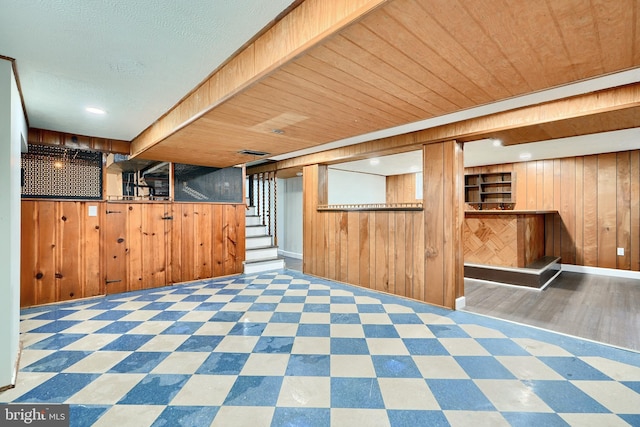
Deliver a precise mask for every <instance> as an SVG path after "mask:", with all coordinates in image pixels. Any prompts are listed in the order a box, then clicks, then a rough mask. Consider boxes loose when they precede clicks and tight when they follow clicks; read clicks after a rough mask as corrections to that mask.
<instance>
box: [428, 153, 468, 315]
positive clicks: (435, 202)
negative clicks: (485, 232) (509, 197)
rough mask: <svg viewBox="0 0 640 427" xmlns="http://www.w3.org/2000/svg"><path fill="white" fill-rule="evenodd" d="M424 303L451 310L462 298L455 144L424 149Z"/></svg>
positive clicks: (460, 178)
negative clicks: (458, 299) (457, 299)
mask: <svg viewBox="0 0 640 427" xmlns="http://www.w3.org/2000/svg"><path fill="white" fill-rule="evenodd" d="M423 153H424V163H423V179H424V236H425V251H424V265H425V268H424V284H425V301H426V302H429V303H432V304H437V305H442V306H445V307H449V308H455V300H456V298H457V297H459V296H462V295H464V259H463V250H462V224H463V221H464V201H463V199H462V197H463V194H464V188H463V182H464V167H463V163H462V160H463V153H462V145H461V144H460V143H458V142H456V141H446V142H440V143H435V144H428V145H426V146H425V147H424V151H423Z"/></svg>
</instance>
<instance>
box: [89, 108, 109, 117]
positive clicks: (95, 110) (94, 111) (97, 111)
mask: <svg viewBox="0 0 640 427" xmlns="http://www.w3.org/2000/svg"><path fill="white" fill-rule="evenodd" d="M85 110H86V111H87V112H89V113H91V114H100V115H102V114H107V112H106V111H104V110H103V109H101V108H96V107H87V108H85Z"/></svg>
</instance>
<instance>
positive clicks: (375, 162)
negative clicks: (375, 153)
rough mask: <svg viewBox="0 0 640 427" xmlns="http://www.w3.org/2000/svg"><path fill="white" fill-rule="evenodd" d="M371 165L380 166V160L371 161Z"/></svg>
mask: <svg viewBox="0 0 640 427" xmlns="http://www.w3.org/2000/svg"><path fill="white" fill-rule="evenodd" d="M369 164H370V165H371V166H376V165H379V164H380V159H371V160H369Z"/></svg>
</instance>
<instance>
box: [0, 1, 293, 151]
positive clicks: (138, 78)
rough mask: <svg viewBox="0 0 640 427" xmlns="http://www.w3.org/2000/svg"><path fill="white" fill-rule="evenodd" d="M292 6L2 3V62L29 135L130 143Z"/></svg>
mask: <svg viewBox="0 0 640 427" xmlns="http://www.w3.org/2000/svg"><path fill="white" fill-rule="evenodd" d="M292 3H293V0H188V1H186V0H109V1H106V0H0V55H3V56H7V57H10V58H14V59H15V60H16V65H17V69H18V76H19V78H20V84H21V87H22V91H23V96H24V101H25V105H26V109H27V115H28V118H29V125H30V126H31V127H37V128H44V129H51V130H58V131H62V132H68V133H76V134H80V135H90V136H99V137H105V138H114V139H124V140H131V139H133V138H134V137H135V136H136V135H138V134H139V133H140V132H142V131H143V130H144V129H145V128H147V127H148V126H149V125H151V124H152V123H153V122H154V121H155V120H157V119H158V118H159V117H160V116H161V115H163V114H164V113H165V112H166V111H167V110H169V109H170V108H171V107H172V106H173V105H175V104H176V103H177V102H178V101H179V100H180V99H181V98H182V97H183V96H185V95H186V94H187V93H188V92H190V91H191V90H192V89H193V88H194V87H195V86H197V85H198V84H199V83H200V82H201V81H202V80H204V79H205V78H206V77H207V76H208V75H209V74H210V73H211V72H212V71H213V70H214V69H216V68H217V67H218V66H219V65H220V64H221V63H223V62H224V61H225V60H227V58H229V56H231V55H232V54H233V53H234V52H235V51H236V50H237V49H239V48H240V47H241V46H242V45H244V44H245V43H246V42H247V41H249V40H250V39H251V38H252V37H253V36H254V35H255V34H256V33H258V32H260V30H262V28H264V27H265V26H266V25H267V24H268V23H269V22H271V21H272V20H273V19H275V18H276V17H277V16H278V15H279V14H280V13H281V12H282V11H283V10H285V9H286V8H287V7H288V6H290V5H291V4H292ZM89 106H92V107H98V108H101V109H104V110H106V112H107V114H106V115H104V116H96V115H93V114H90V113H88V112H86V111H85V107H89Z"/></svg>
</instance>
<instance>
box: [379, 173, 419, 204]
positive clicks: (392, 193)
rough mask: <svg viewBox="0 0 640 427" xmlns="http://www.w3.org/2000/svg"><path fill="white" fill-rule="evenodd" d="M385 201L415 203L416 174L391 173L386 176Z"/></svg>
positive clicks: (417, 200)
mask: <svg viewBox="0 0 640 427" xmlns="http://www.w3.org/2000/svg"><path fill="white" fill-rule="evenodd" d="M386 200H387V203H417V202H421V201H422V199H417V198H416V174H415V173H407V174H403V175H391V176H388V177H387V199H386Z"/></svg>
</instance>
